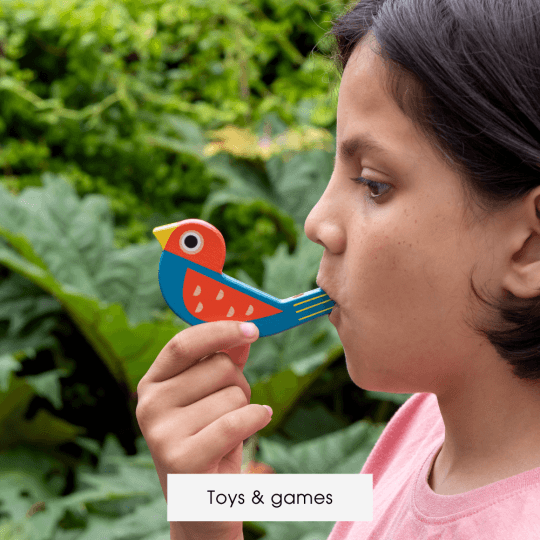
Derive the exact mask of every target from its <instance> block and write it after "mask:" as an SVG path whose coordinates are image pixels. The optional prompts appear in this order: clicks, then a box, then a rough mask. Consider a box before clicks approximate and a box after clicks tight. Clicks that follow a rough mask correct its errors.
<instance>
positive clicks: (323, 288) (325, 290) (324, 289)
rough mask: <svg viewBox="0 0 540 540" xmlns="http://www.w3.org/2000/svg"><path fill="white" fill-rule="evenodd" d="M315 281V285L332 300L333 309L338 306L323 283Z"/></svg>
mask: <svg viewBox="0 0 540 540" xmlns="http://www.w3.org/2000/svg"><path fill="white" fill-rule="evenodd" d="M316 283H317V286H318V287H320V288H321V289H322V290H323V291H324V292H325V293H326V294H327V295H328V298H330V300H332V302H334V304H335V306H334V309H335V308H337V307H339V304H338V303H337V302H336V300H335V299H334V298H333V297H332V295H331V294H329V293H328V291H327V289H326V287H324V286H323V285H321V284H320V283H319V282H318V281H317V282H316Z"/></svg>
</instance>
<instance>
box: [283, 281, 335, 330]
mask: <svg viewBox="0 0 540 540" xmlns="http://www.w3.org/2000/svg"><path fill="white" fill-rule="evenodd" d="M287 302H288V303H289V302H290V305H291V306H292V307H293V308H294V311H295V313H296V316H297V317H298V322H300V323H303V322H307V321H308V320H310V319H315V318H316V317H321V316H323V315H328V314H329V313H330V312H331V311H332V308H333V307H334V305H335V302H334V301H333V300H332V299H331V298H330V297H329V296H328V295H327V294H326V293H325V292H324V291H323V290H322V289H321V288H318V289H313V290H312V291H308V292H305V293H304V294H302V295H300V296H298V297H293V298H289V299H287Z"/></svg>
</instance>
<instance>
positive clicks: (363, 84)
mask: <svg viewBox="0 0 540 540" xmlns="http://www.w3.org/2000/svg"><path fill="white" fill-rule="evenodd" d="M332 33H333V34H334V35H335V36H336V38H337V44H338V49H339V50H338V55H337V60H338V62H339V63H340V65H341V66H342V67H343V68H344V71H343V77H342V81H341V85H340V91H339V100H338V106H337V118H338V121H337V133H336V139H337V141H336V142H337V148H338V150H337V153H336V161H335V167H334V171H333V174H332V177H331V178H330V181H329V183H328V187H327V189H326V191H325V192H324V194H323V195H322V197H321V199H320V201H319V202H318V203H317V205H316V206H315V207H314V208H313V210H312V211H311V213H310V215H309V216H308V218H307V220H306V223H305V232H306V234H307V236H308V237H309V238H310V239H311V240H312V241H313V242H317V243H318V244H320V245H322V246H324V248H325V251H324V254H323V257H322V260H321V264H320V269H319V275H318V285H319V286H320V287H322V288H323V289H324V290H325V292H327V293H328V295H329V296H330V297H331V298H332V299H333V300H335V301H336V303H337V304H338V307H336V308H335V309H334V311H333V312H332V313H331V314H330V316H329V319H330V321H331V322H332V324H334V325H335V326H336V328H337V330H338V333H339V336H340V339H341V341H342V343H343V348H344V351H345V356H346V362H347V368H348V371H349V374H350V376H351V378H352V380H353V381H354V382H355V383H356V384H357V385H358V386H359V387H360V388H363V389H366V390H376V391H384V392H396V393H415V394H414V395H413V396H412V397H411V398H410V399H409V400H408V401H407V402H406V403H405V404H404V405H403V406H402V407H401V408H400V409H399V410H398V412H397V413H396V414H395V415H394V417H393V418H392V419H391V421H390V422H389V423H388V425H387V426H386V429H385V431H384V432H383V434H382V435H381V437H380V439H379V441H378V442H377V444H376V446H375V448H374V449H373V451H372V453H371V455H370V456H369V458H368V460H367V462H366V464H365V465H364V467H363V469H362V471H361V472H362V473H368V474H373V486H374V500H373V504H374V507H373V509H374V512H373V521H370V522H355V523H352V522H339V523H337V524H336V525H335V527H334V529H333V531H332V533H331V534H330V537H329V540H342V539H343V540H344V539H346V540H353V539H354V540H366V539H370V540H409V539H414V540H417V539H424V538H425V539H440V538H445V539H446V538H448V539H455V540H457V539H459V540H465V539H466V540H470V539H475V540H482V539H488V538H489V539H490V540H503V539H504V540H509V539H516V540H517V539H520V540H523V539H528V538H540V508H539V506H538V500H539V499H540V414H539V412H540V387H539V386H538V384H537V381H538V380H539V378H540V287H539V286H540V236H539V235H540V217H539V216H540V212H539V208H540V9H539V7H538V0H459V1H458V0H386V1H384V0H362V1H361V2H360V3H359V4H358V5H356V6H355V7H354V8H353V9H352V10H351V11H350V12H349V13H347V14H345V15H344V16H343V17H342V18H341V19H340V20H338V21H337V23H336V24H335V25H334V28H333V30H332ZM473 276H474V280H473ZM474 283H476V284H477V285H479V286H480V288H481V289H483V290H485V291H486V294H487V296H489V297H490V298H492V299H494V301H492V302H491V303H489V301H488V300H485V299H483V298H482V295H480V294H479V293H478V292H477V289H476V287H475V285H474ZM471 293H472V294H471ZM248 326H249V325H248ZM242 327H243V325H241V324H240V323H237V322H233V321H220V322H215V323H207V324H201V325H198V326H194V327H191V328H188V329H186V330H184V331H183V332H180V333H179V334H178V335H177V336H176V337H175V338H173V340H171V341H170V342H169V343H168V344H167V345H166V346H165V348H164V349H163V351H162V352H161V353H160V355H159V356H158V358H157V359H156V361H155V362H154V364H153V365H152V366H151V367H150V369H149V371H148V373H147V374H146V375H145V376H144V377H143V379H142V380H141V382H140V384H139V387H138V395H139V404H138V407H137V418H138V421H139V424H140V427H141V430H142V432H143V434H144V436H145V438H146V440H147V442H148V446H149V447H150V450H151V452H152V456H153V459H154V461H155V464H156V468H157V471H158V474H159V478H160V481H161V484H162V487H163V491H164V493H166V474H167V473H239V472H240V464H241V452H242V441H243V440H244V439H246V438H247V437H248V436H250V435H251V434H253V433H255V432H256V431H258V430H259V429H261V428H263V427H264V426H265V425H266V424H267V423H268V422H269V420H270V415H269V414H268V412H267V411H266V409H265V408H264V407H263V406H261V405H255V404H252V405H250V404H249V398H250V389H249V386H248V383H247V381H246V379H245V377H244V376H243V374H242V369H243V367H244V365H245V362H246V360H247V357H248V354H249V347H250V343H252V342H253V341H254V340H255V339H256V335H257V334H256V333H255V335H253V336H247V335H244V334H242V332H241V328H242ZM215 351H221V352H218V353H215ZM199 359H202V361H201V362H198V360H199ZM171 538H173V539H188V540H191V539H197V540H199V539H200V540H203V539H207V540H210V539H212V540H215V539H220V540H221V539H222V540H239V539H242V538H243V534H242V523H241V522H228V523H222V522H214V523H175V522H172V523H171Z"/></svg>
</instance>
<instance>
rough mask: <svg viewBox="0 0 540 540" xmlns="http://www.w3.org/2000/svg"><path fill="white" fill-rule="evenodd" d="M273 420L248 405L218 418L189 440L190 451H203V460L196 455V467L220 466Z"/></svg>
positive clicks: (258, 406)
mask: <svg viewBox="0 0 540 540" xmlns="http://www.w3.org/2000/svg"><path fill="white" fill-rule="evenodd" d="M270 420H271V416H270V414H269V413H268V411H267V410H266V409H265V408H264V407H263V406H262V405H256V404H251V405H246V406H245V407H242V408H240V409H236V410H234V411H231V412H229V413H227V414H225V415H223V416H221V417H219V418H218V419H217V420H215V421H214V422H212V424H210V425H209V426H206V427H205V428H203V429H202V430H201V431H199V432H198V433H196V434H195V435H193V436H192V437H190V438H189V439H188V441H189V442H188V444H189V445H190V446H191V448H204V456H203V455H194V461H195V463H194V465H195V467H197V465H198V466H199V467H204V466H208V463H219V461H220V460H221V459H222V458H223V457H224V456H225V455H227V454H228V453H229V452H230V451H231V450H233V449H234V448H235V447H236V446H237V445H238V444H239V443H241V442H243V441H244V440H245V439H247V438H248V437H250V436H251V435H253V434H254V433H256V432H257V431H259V430H260V429H262V428H263V427H265V426H266V425H267V424H268V423H269V422H270ZM199 454H200V453H199ZM198 460H200V463H199V462H198Z"/></svg>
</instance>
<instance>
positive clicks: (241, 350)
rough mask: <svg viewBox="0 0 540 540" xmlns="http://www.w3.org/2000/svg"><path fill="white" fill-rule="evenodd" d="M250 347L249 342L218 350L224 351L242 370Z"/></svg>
mask: <svg viewBox="0 0 540 540" xmlns="http://www.w3.org/2000/svg"><path fill="white" fill-rule="evenodd" d="M250 347H251V343H248V344H246V345H239V346H238V347H233V348H232V349H225V350H223V351H219V352H223V353H225V354H226V355H227V356H228V357H229V358H230V359H231V360H232V361H233V362H234V363H235V364H236V365H237V366H238V367H239V368H240V369H241V370H243V369H244V366H245V365H246V362H247V359H248V357H249V351H250Z"/></svg>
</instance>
